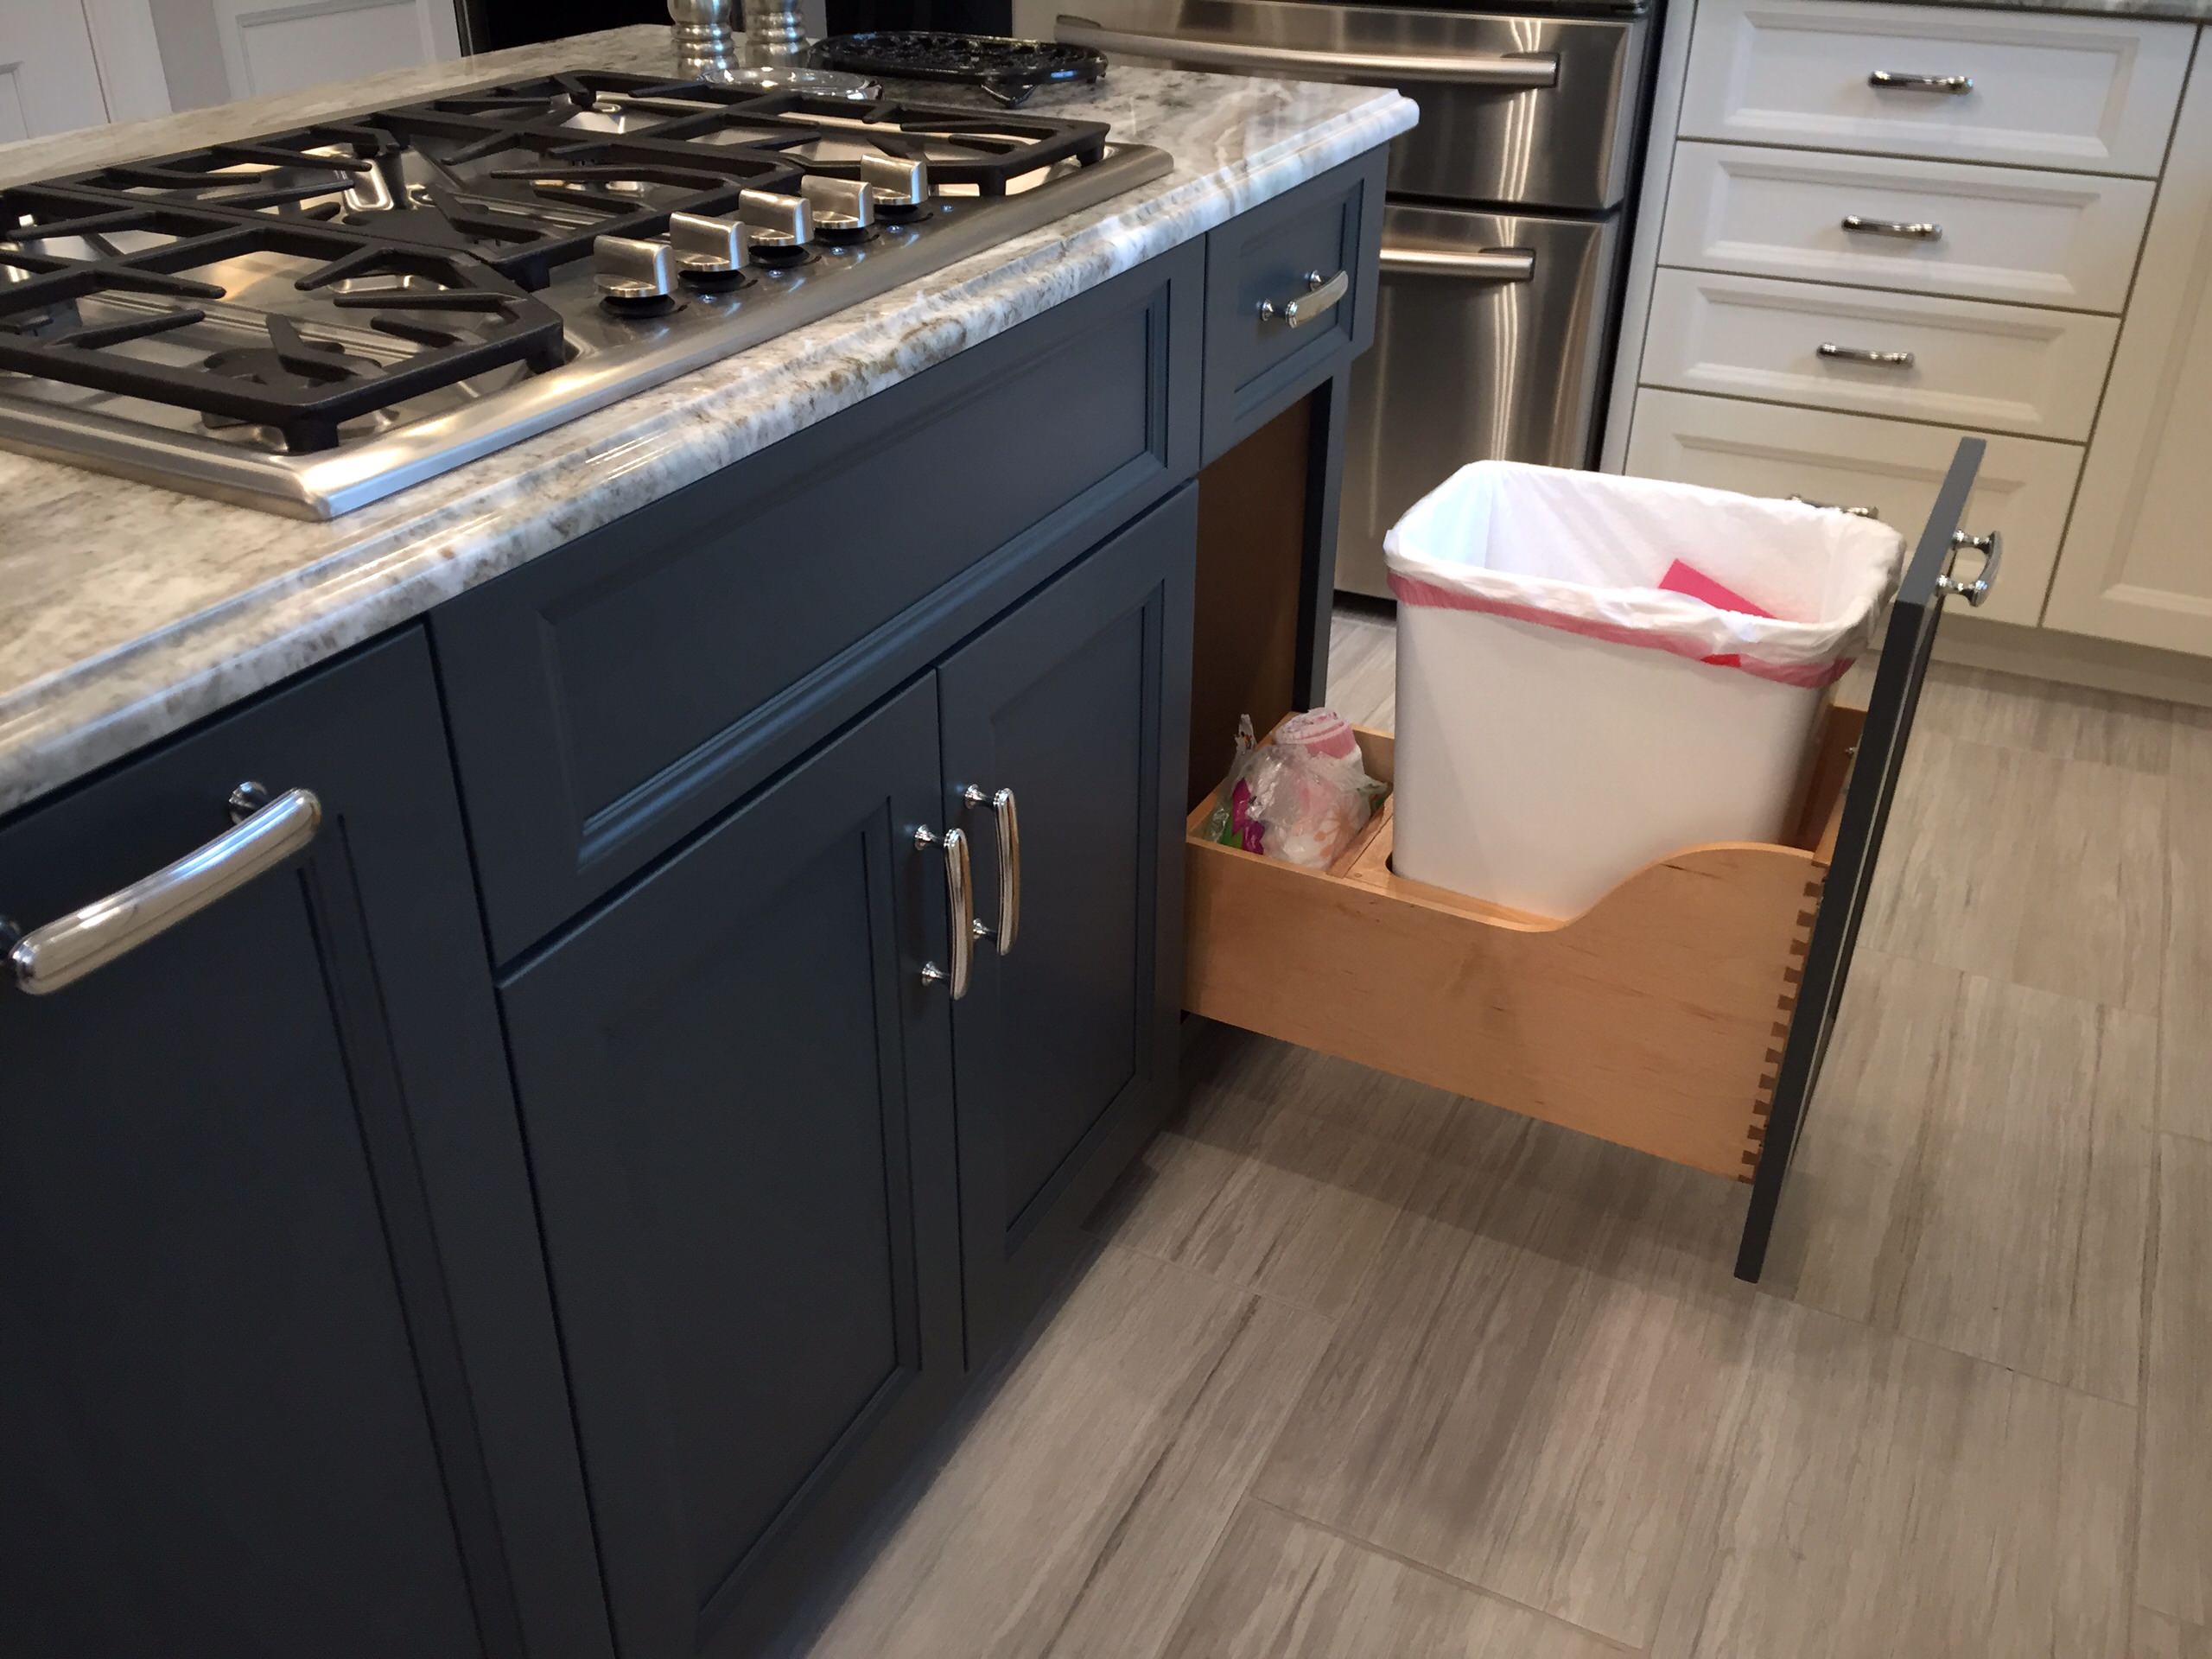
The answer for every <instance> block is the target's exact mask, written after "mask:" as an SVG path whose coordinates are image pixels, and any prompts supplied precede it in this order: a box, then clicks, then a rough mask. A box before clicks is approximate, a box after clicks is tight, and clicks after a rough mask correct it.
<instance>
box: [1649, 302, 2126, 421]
mask: <svg viewBox="0 0 2212 1659" xmlns="http://www.w3.org/2000/svg"><path fill="white" fill-rule="evenodd" d="M2119 332H2120V324H2119V323H2118V322H2117V321H2115V320H2113V318H2111V317H2098V316H2091V315H2088V314H2086V313H2083V312H2080V311H2039V310H2031V309H2030V308H2027V307H2026V306H2019V305H1991V304H1989V303H1987V302H1985V301H1981V300H1941V299H1933V298H1930V297H1929V296H1925V295H1919V294H1884V293H1879V292H1877V291H1875V290H1873V289H1863V288H1833V287H1830V286H1829V285H1827V283H1785V282H1777V281H1775V280H1774V279H1773V278H1771V277H1731V276H1720V275H1714V274H1710V273H1707V272H1703V271H1694V270H1662V271H1661V272H1660V273H1659V277H1658V281H1657V282H1656V283H1655V284H1654V285H1653V287H1652V290H1651V320H1650V323H1649V327H1648V328H1647V331H1646V334H1645V340H1644V346H1643V380H1644V383H1645V384H1646V385H1660V386H1672V387H1674V388H1675V390H1677V391H1711V392H1719V393H1720V394H1721V395H1723V396H1725V397H1764V398H1770V399H1772V400H1774V401H1776V402H1779V403H1789V404H1808V405H1810V406H1811V407H1813V408H1815V409H1838V410H1856V411H1858V412H1859V413H1861V414H1866V415H1894V416H1902V417H1904V418H1905V419H1910V420H1925V421H1942V422H1944V423H1948V424H1949V425H1953V426H1964V427H1971V428H1973V429H1974V430H1976V431H1998V432H2019V433H2024V434H2025V435H2028V436H2030V437H2037V438H2067V439H2072V440H2080V439H2083V438H2087V437H2088V435H2089V423H2090V420H2091V419H2092V417H2094V415H2095V413H2096V408H2097V393H2098V391H2099V390H2100V389H2101V387H2102V385H2103V384H2104V376H2105V369H2106V366H2107V365H2108V364H2109V363H2110V362H2111V361H2112V346H2113V336H2114V335H2116V334H2118V333H2119ZM1860 352H1867V353H1890V354H1897V355H1898V356H1901V357H1908V358H1909V359H1910V360H1909V361H1900V362H1896V363H1891V364H1875V363H1867V362H1863V361H1858V360H1854V359H1852V358H1850V357H1847V356H1839V355H1836V353H1860Z"/></svg>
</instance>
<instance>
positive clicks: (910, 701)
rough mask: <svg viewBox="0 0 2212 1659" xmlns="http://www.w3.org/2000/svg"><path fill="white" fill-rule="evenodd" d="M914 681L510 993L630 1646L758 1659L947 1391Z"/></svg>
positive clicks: (585, 1437) (953, 1260)
mask: <svg viewBox="0 0 2212 1659" xmlns="http://www.w3.org/2000/svg"><path fill="white" fill-rule="evenodd" d="M922 824H927V825H930V826H931V827H933V828H938V829H941V828H942V827H943V820H942V813H941V810H940V808H939V806H938V745H937V705H936V701H935V695H934V686H933V683H932V682H931V680H929V679H928V678H927V677H925V678H924V679H923V680H922V681H920V682H918V683H917V684H915V685H913V686H912V687H911V688H909V689H908V690H906V691H905V692H902V693H900V694H899V695H898V696H895V697H893V699H892V700H891V701H890V702H887V703H886V704H884V705H882V706H881V707H880V708H879V709H876V710H875V711H874V713H873V714H870V715H867V716H865V717H864V718H863V719H862V720H861V721H860V723H859V724H857V725H856V726H855V727H853V728H851V729H849V730H848V731H847V732H846V733H845V734H843V735H842V736H840V737H838V738H836V739H835V740H834V741H831V742H830V743H829V744H828V745H826V746H824V747H823V748H822V749H820V750H819V751H817V753H815V754H813V755H812V756H810V758H809V759H807V760H804V761H803V762H802V763H800V765H799V766H798V768H797V769H796V770H794V771H793V772H791V773H789V774H787V775H786V776H785V777H784V778H783V779H780V780H779V781H777V782H775V783H772V785H769V786H768V788H767V789H766V791H764V792H762V793H761V794H760V795H759V796H757V797H755V798H753V800H752V801H751V802H749V803H747V804H744V805H742V806H741V807H739V808H738V809H736V810H735V811H734V813H733V814H732V815H731V816H730V817H727V818H725V819H723V820H722V821H721V823H717V824H715V825H714V826H712V827H710V828H709V829H708V830H707V831H706V832H705V833H704V834H702V836H700V837H699V839H697V840H696V841H695V842H692V843H691V844H690V845H689V846H688V847H686V848H684V849H682V850H681V851H680V852H678V853H677V855H675V856H674V857H673V858H671V860H670V861H668V862H667V863H665V864H664V865H663V866H662V867H661V868H658V870H656V871H654V872H653V873H652V874H650V875H648V876H647V877H645V880H643V881H641V882H640V883H639V885H638V886H636V887H633V888H632V889H631V890H630V891H629V892H628V893H626V894H624V895H623V896H622V897H620V899H617V900H616V901H615V902H614V903H613V905H611V906H609V907H608V908H607V909H606V910H604V911H602V912H600V913H598V914H597V915H595V916H594V917H592V918H589V919H588V920H587V921H586V922H584V923H583V924H582V925H581V926H579V927H578V928H576V929H575V931H572V932H571V933H570V934H569V935H568V936H567V937H566V938H563V939H562V940H560V941H559V942H557V943H556V944H555V945H554V946H553V947H552V948H551V949H550V950H548V951H547V952H545V953H544V954H543V955H542V956H540V957H537V959H535V960H534V961H532V962H530V963H527V964H526V965H525V966H524V967H523V968H522V969H519V970H518V971H517V972H516V973H515V974H514V975H513V976H511V977H510V979H509V980H508V981H507V982H506V983H505V986H504V987H503V989H502V999H503V1001H504V1003H505V1009H506V1013H507V1018H508V1026H509V1036H510V1040H511V1043H512V1052H513V1059H514V1065H515V1074H516V1078H517V1082H518V1087H519V1090H520V1092H521V1096H522V1106H523V1116H524V1127H525V1130H526V1133H527V1135H528V1138H529V1142H530V1147H531V1160H532V1164H533V1166H534V1168H535V1170H536V1172H537V1179H538V1190H539V1199H540V1203H541V1205H542V1206H543V1214H544V1223H545V1240H546V1247H547V1251H548V1256H549V1259H550V1262H551V1265H552V1269H553V1280H554V1294H555V1300H556V1305H557V1306H558V1308H559V1311H560V1316H561V1325H562V1339H563V1344H564V1347H565V1350H566V1352H567V1357H568V1362H569V1381H570V1385H571V1387H572V1389H573V1390H574V1393H575V1407H576V1414H577V1421H578V1427H579V1432H580V1433H581V1436H582V1444H583V1457H584V1471H585V1476H586V1479H587V1481H588V1484H589V1487H590V1491H591V1498H592V1507H593V1511H594V1517H595V1519H596V1521H597V1523H598V1526H599V1530H600V1543H601V1554H602V1559H603V1560H604V1564H605V1569H606V1573H607V1586H608V1594H609V1598H610V1601H611V1605H612V1607H613V1619H614V1628H615V1637H616V1641H617V1643H618V1645H619V1646H620V1649H621V1651H622V1653H623V1654H624V1655H625V1656H628V1659H671V1656H680V1655H690V1654H694V1653H700V1654H715V1655H737V1654H743V1653H750V1652H753V1651H755V1650H757V1648H758V1646H759V1645H760V1642H761V1640H762V1638H763V1632H764V1631H765V1630H766V1629H767V1628H768V1627H769V1625H770V1624H771V1622H772V1620H773V1619H774V1618H777V1617H778V1616H779V1614H780V1612H781V1611H782V1610H783V1608H784V1605H785V1603H786V1602H787V1601H788V1600H789V1599H790V1598H791V1595H792V1594H793V1593H794V1592H796V1591H797V1589H798V1587H799V1586H800V1585H801V1583H802V1582H803V1574H804V1568H805V1567H806V1565H807V1564H808V1562H809V1561H810V1560H816V1559H819V1558H820V1557H821V1556H822V1555H823V1554H825V1553H826V1551H827V1549H828V1548H829V1545H830V1544H831V1543H833V1542H834V1541H836V1537H837V1536H838V1535H839V1532H840V1529H843V1528H847V1527H849V1525H850V1523H851V1522H852V1519H853V1516H854V1510H855V1508H856V1506H857V1505H858V1504H860V1503H861V1502H863V1501H864V1500H865V1499H866V1498H867V1497H869V1496H871V1495H872V1494H873V1493H874V1491H875V1490H876V1489H877V1488H878V1487H879V1486H880V1484H882V1483H883V1482H884V1481H885V1480H886V1479H887V1478H888V1476H889V1474H890V1473H891V1472H892V1471H893V1469H894V1467H895V1465H896V1463H897V1460H898V1459H899V1457H900V1456H901V1455H903V1453H904V1452H906V1450H908V1449H910V1447H911V1444H912V1440H913V1439H914V1437H915V1436H916V1435H917V1434H918V1433H919V1432H920V1430H921V1429H922V1428H923V1427H926V1426H927V1424H928V1422H929V1421H930V1419H931V1416H932V1414H934V1412H935V1410H936V1409H937V1408H938V1406H939V1405H940V1404H941V1403H942V1402H943V1401H944V1400H945V1399H947V1398H949V1397H950V1394H951V1393H952V1392H953V1391H954V1390H955V1389H957V1385H958V1382H959V1372H960V1356H959V1284H958V1277H957V1246H956V1245H955V1243H954V1237H955V1230H956V1226H957V1222H956V1219H955V1217H954V1214H953V1198H952V1192H953V1170H952V1166H951V1147H952V1123H951V1076H950V1049H949V1044H950V1018H949V1015H948V1013H947V993H946V991H945V989H944V988H943V986H942V985H941V984H938V985H931V984H927V983H925V982H924V981H923V979H922V976H921V969H922V965H923V963H924V961H925V958H933V959H934V960H935V961H937V962H938V963H944V960H945V957H944V941H945V938H946V920H947V902H946V894H945V886H944V863H943V860H942V858H941V857H940V856H939V855H938V853H937V851H936V849H935V848H934V847H931V848H929V849H922V848H918V847H917V846H916V844H915V842H914V830H915V828H916V827H917V826H918V825H922Z"/></svg>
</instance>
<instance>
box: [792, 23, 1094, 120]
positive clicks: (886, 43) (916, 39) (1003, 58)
mask: <svg viewBox="0 0 2212 1659" xmlns="http://www.w3.org/2000/svg"><path fill="white" fill-rule="evenodd" d="M810 61H811V62H813V63H814V64H815V65H816V66H817V67H819V68H823V69H842V70H844V71H845V72H846V73H849V74H855V75H868V76H873V77H878V78H880V79H887V80H946V81H957V82H958V83H960V84H961V85H963V86H979V87H981V88H982V90H983V91H984V92H986V93H987V94H988V95H989V96H990V97H992V98H994V99H997V100H998V101H999V102H1000V103H1001V104H1004V105H1007V106H1008V107H1009V108H1012V107H1014V106H1015V105H1020V103H1022V102H1023V101H1024V100H1025V99H1027V98H1028V96H1029V95H1030V93H1032V92H1035V91H1036V90H1037V89H1038V88H1039V86H1058V85H1065V84H1071V83H1077V82H1082V81H1091V80H1096V79H1098V78H1099V77H1100V76H1101V75H1103V74H1104V73H1106V59H1105V55H1104V54H1103V53H1099V52H1095V51H1093V50H1092V49H1091V48H1089V47H1087V46H1069V45H1066V44H1064V43H1063V42H1061V41H1017V40H1008V39H1006V38H1004V37H1002V36H1000V35H954V34H948V33H945V32H944V31H941V30H938V29H874V30H870V31H868V32H867V33H865V34H860V35H831V36H830V37H829V39H828V40H826V41H822V42H820V43H819V44H818V45H817V46H816V47H815V48H814V50H813V54H812V56H811V59H810Z"/></svg>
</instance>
